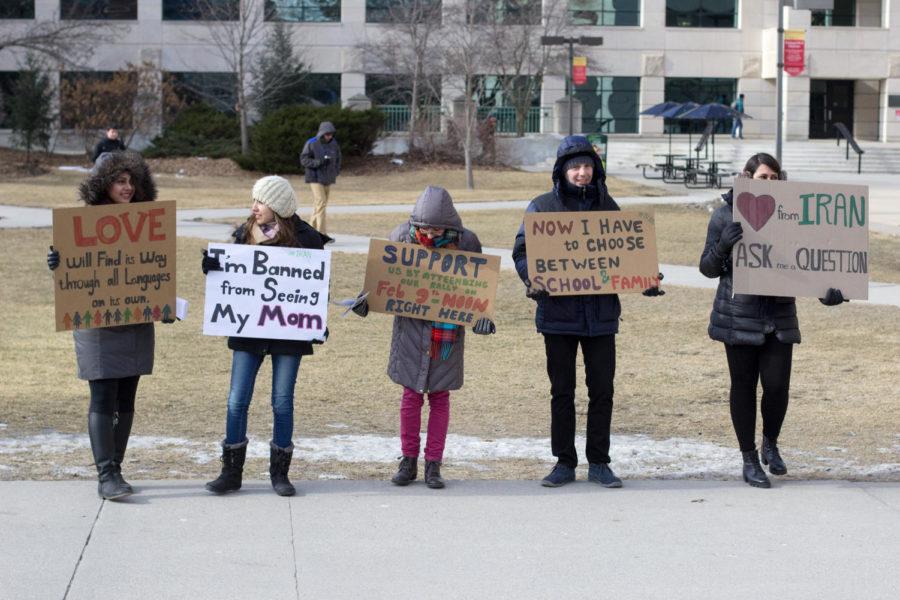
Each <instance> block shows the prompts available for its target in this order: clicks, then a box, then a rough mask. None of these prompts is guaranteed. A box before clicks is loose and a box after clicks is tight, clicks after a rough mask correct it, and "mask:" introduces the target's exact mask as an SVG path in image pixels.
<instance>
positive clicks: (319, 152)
mask: <svg viewBox="0 0 900 600" xmlns="http://www.w3.org/2000/svg"><path fill="white" fill-rule="evenodd" d="M334 134H335V128H334V125H332V124H331V123H330V122H329V121H323V122H322V123H320V124H319V132H318V133H317V134H316V137H314V138H310V139H309V140H307V142H306V144H305V145H304V146H303V151H302V152H301V153H300V164H301V165H302V166H303V168H304V169H305V170H306V183H308V184H309V187H310V188H311V189H312V194H313V213H312V218H311V219H310V225H312V226H313V227H314V228H315V229H317V230H319V231H320V232H321V233H327V228H326V224H325V207H326V206H327V205H328V194H329V191H330V190H331V185H332V184H333V183H334V182H335V181H336V180H337V177H338V175H340V174H341V147H340V146H339V145H338V142H337V140H336V139H335V137H334ZM331 241H333V240H331Z"/></svg>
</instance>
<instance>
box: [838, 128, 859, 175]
mask: <svg viewBox="0 0 900 600" xmlns="http://www.w3.org/2000/svg"><path fill="white" fill-rule="evenodd" d="M834 130H835V131H836V132H837V133H836V135H835V140H836V141H837V145H838V147H840V145H841V138H844V139H845V140H847V147H846V153H845V155H844V159H845V160H850V148H851V147H852V148H853V151H854V152H856V156H857V162H856V173H857V174H859V173H862V155H863V154H865V153H866V151H865V150H863V149H862V148H860V147H859V144H857V143H856V140H855V139H854V138H853V134H852V133H850V130H849V129H847V126H846V125H844V124H843V123H835V124H834Z"/></svg>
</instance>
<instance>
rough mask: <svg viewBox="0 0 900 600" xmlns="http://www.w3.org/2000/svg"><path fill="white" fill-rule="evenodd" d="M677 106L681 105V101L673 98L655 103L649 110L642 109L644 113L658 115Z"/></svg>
mask: <svg viewBox="0 0 900 600" xmlns="http://www.w3.org/2000/svg"><path fill="white" fill-rule="evenodd" d="M676 106H681V102H672V101H671V100H669V101H667V102H660V103H659V104H654V105H653V106H651V107H650V108H648V109H647V110H642V111H641V114H642V115H649V116H651V117H658V116H659V115H661V114H662V113H664V112H666V111H667V110H669V109H670V108H675V107H676Z"/></svg>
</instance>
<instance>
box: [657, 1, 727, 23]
mask: <svg viewBox="0 0 900 600" xmlns="http://www.w3.org/2000/svg"><path fill="white" fill-rule="evenodd" d="M666 27H737V0H666Z"/></svg>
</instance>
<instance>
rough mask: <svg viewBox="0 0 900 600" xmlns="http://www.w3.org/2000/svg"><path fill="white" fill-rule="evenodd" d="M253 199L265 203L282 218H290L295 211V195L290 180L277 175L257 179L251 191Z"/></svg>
mask: <svg viewBox="0 0 900 600" xmlns="http://www.w3.org/2000/svg"><path fill="white" fill-rule="evenodd" d="M251 196H252V198H253V200H256V201H257V202H260V203H262V204H265V205H266V206H268V207H269V208H271V209H272V210H273V211H275V214H276V215H278V216H279V217H281V218H282V219H287V218H290V217H291V215H293V214H294V213H295V212H297V195H296V194H295V193H294V188H293V187H291V182H290V181H288V180H287V179H285V178H284V177H279V176H278V175H269V176H268V177H263V178H262V179H258V180H257V181H256V183H254V184H253V191H252V192H251Z"/></svg>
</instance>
